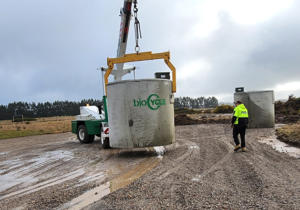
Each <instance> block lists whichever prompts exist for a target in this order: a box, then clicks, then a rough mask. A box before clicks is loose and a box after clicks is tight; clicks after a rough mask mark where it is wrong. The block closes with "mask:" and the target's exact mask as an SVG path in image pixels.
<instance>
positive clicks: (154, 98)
mask: <svg viewBox="0 0 300 210" xmlns="http://www.w3.org/2000/svg"><path fill="white" fill-rule="evenodd" d="M163 105H166V99H161V98H159V96H158V95H157V94H151V95H150V96H149V97H148V98H147V99H145V100H142V99H140V98H139V99H137V100H136V99H133V106H134V107H143V106H148V108H149V109H151V110H158V109H159V107H161V106H163Z"/></svg>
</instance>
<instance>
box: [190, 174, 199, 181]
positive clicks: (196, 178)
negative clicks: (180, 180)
mask: <svg viewBox="0 0 300 210" xmlns="http://www.w3.org/2000/svg"><path fill="white" fill-rule="evenodd" d="M200 179H201V175H200V174H198V175H197V176H196V177H194V178H192V181H193V182H199V181H200Z"/></svg>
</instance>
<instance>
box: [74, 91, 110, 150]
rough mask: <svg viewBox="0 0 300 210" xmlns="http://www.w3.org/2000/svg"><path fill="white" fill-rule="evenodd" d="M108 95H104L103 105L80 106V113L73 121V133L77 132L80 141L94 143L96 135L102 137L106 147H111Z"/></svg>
mask: <svg viewBox="0 0 300 210" xmlns="http://www.w3.org/2000/svg"><path fill="white" fill-rule="evenodd" d="M106 104H107V103H106V96H103V105H102V107H101V108H100V111H99V108H98V107H97V106H89V105H87V106H82V107H80V115H77V116H76V119H75V120H73V121H72V133H75V134H77V138H78V140H79V142H80V143H82V144H88V143H92V142H93V141H94V139H95V136H98V137H100V139H101V143H102V145H103V147H104V148H109V127H108V115H107V105H106Z"/></svg>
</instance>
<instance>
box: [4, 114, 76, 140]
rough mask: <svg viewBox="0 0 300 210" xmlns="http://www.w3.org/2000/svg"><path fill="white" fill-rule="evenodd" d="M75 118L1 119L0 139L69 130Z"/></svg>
mask: <svg viewBox="0 0 300 210" xmlns="http://www.w3.org/2000/svg"><path fill="white" fill-rule="evenodd" d="M73 119H74V117H48V118H39V119H37V120H36V121H25V122H11V121H8V120H6V121H0V139H8V138H16V137H23V136H34V135H42V134H54V133H65V132H69V131H71V121H72V120H73Z"/></svg>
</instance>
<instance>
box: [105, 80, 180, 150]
mask: <svg viewBox="0 0 300 210" xmlns="http://www.w3.org/2000/svg"><path fill="white" fill-rule="evenodd" d="M107 104H108V122H109V128H110V132H109V135H110V136H109V137H110V146H111V147H115V148H135V147H150V146H162V145H168V144H172V143H173V142H174V141H175V125H174V95H173V93H172V82H171V81H170V80H166V79H143V80H123V81H118V82H112V83H109V84H108V85H107Z"/></svg>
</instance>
